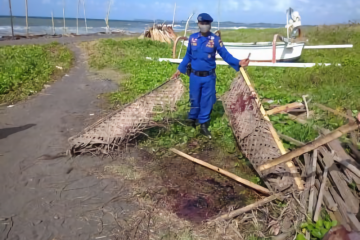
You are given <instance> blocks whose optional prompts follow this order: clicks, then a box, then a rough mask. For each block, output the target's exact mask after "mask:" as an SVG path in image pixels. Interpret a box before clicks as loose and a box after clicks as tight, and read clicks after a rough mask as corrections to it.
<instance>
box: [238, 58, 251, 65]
mask: <svg viewBox="0 0 360 240" xmlns="http://www.w3.org/2000/svg"><path fill="white" fill-rule="evenodd" d="M249 63H250V59H249V58H246V59H243V60H241V61H240V62H239V65H240V66H241V67H247V66H248V65H249Z"/></svg>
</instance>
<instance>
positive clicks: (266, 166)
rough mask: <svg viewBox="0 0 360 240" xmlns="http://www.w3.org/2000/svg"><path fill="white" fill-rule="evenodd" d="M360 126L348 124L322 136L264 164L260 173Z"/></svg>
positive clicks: (354, 123)
mask: <svg viewBox="0 0 360 240" xmlns="http://www.w3.org/2000/svg"><path fill="white" fill-rule="evenodd" d="M358 127H359V126H358V124H357V123H356V122H351V123H348V124H346V125H344V126H342V127H339V128H338V129H336V130H334V131H332V132H331V133H329V134H327V135H325V136H322V137H320V138H318V139H316V140H315V141H313V142H311V143H308V144H306V145H305V146H303V147H301V148H298V149H296V150H294V151H291V152H289V153H287V154H285V155H283V156H281V157H279V158H277V159H274V160H271V161H269V162H268V163H266V164H263V165H261V166H260V167H259V170H260V171H264V170H266V169H269V168H272V167H274V166H277V165H279V164H281V163H284V162H288V161H289V160H291V159H293V158H295V157H298V156H300V155H302V154H304V153H306V152H310V151H312V150H314V149H316V148H318V147H320V146H322V145H324V144H326V143H328V142H331V141H333V140H334V139H337V138H339V137H341V136H342V135H344V134H346V133H348V132H351V131H354V130H356V129H357V128H358Z"/></svg>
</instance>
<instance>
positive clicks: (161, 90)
mask: <svg viewBox="0 0 360 240" xmlns="http://www.w3.org/2000/svg"><path fill="white" fill-rule="evenodd" d="M183 93H184V86H183V84H182V81H181V80H180V79H175V80H169V81H167V82H166V83H164V84H163V85H161V86H160V87H158V88H156V89H154V90H153V91H151V92H149V93H147V94H146V95H144V96H142V97H140V98H138V99H137V100H135V101H134V102H132V103H130V104H127V105H126V106H124V107H123V108H121V109H119V110H117V111H115V112H113V113H111V114H109V115H108V116H106V117H104V118H102V119H100V120H99V121H97V122H96V123H95V124H93V125H91V126H89V127H87V128H86V129H85V130H84V131H83V132H82V133H80V134H78V135H76V136H74V137H71V138H70V139H69V143H70V145H71V150H70V152H71V154H73V155H74V154H81V153H88V152H98V151H100V153H103V154H104V153H105V154H107V153H109V152H110V151H112V150H114V149H116V148H118V147H119V146H121V145H122V144H123V143H126V142H128V141H130V140H131V139H133V138H135V137H136V136H137V135H138V134H139V133H141V131H143V130H144V129H146V128H149V127H151V126H153V125H152V124H153V121H152V118H153V114H154V111H168V110H173V109H174V108H175V104H176V102H177V101H178V100H179V99H180V98H181V96H182V95H183Z"/></svg>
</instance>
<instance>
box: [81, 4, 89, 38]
mask: <svg viewBox="0 0 360 240" xmlns="http://www.w3.org/2000/svg"><path fill="white" fill-rule="evenodd" d="M82 1H83V8H84V18H85V29H86V33H88V27H87V22H86V8H85V0H82Z"/></svg>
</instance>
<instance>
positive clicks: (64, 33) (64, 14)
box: [63, 0, 66, 34]
mask: <svg viewBox="0 0 360 240" xmlns="http://www.w3.org/2000/svg"><path fill="white" fill-rule="evenodd" d="M63 19H64V30H63V32H64V34H65V33H66V22H65V0H63Z"/></svg>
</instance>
